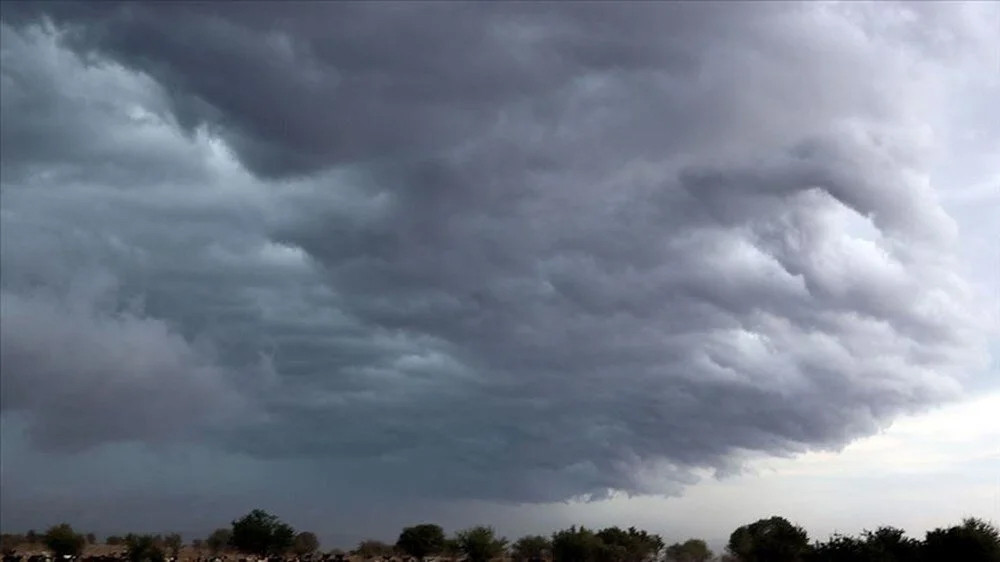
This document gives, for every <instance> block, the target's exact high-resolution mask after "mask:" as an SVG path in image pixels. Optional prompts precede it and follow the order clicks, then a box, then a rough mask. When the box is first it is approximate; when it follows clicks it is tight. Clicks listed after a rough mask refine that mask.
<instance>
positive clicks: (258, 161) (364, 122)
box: [2, 3, 996, 502]
mask: <svg viewBox="0 0 1000 562" xmlns="http://www.w3.org/2000/svg"><path fill="white" fill-rule="evenodd" d="M955 10H956V11H955V12H954V14H952V13H951V12H949V15H948V17H942V16H941V14H937V13H936V12H933V13H929V12H926V11H925V9H924V8H921V7H912V6H906V7H904V6H897V7H895V8H893V9H888V8H881V7H880V8H879V9H875V8H874V7H870V6H861V5H853V4H846V5H837V4H810V5H776V4H775V5H769V6H767V7H764V6H759V5H754V6H750V5H744V4H738V3H737V4H687V3H666V4H643V5H635V6H630V7H629V9H622V7H620V6H609V5H595V4H579V5H572V6H571V5H555V4H548V5H513V4H497V5H491V6H485V5H475V6H471V5H465V6H459V5H435V6H427V5H421V6H418V5H409V4H394V5H391V6H390V5H377V4H353V3H350V4H337V3H315V4H302V5H297V6H296V7H295V9H294V10H292V9H288V8H287V7H279V6H277V5H270V4H248V5H241V6H239V7H233V6H229V5H225V4H215V5H207V4H190V3H180V4H170V5H165V4H157V5H146V4H127V5H124V6H118V5H112V4H98V5H87V6H84V5H61V6H52V5H48V4H39V5H33V6H24V5H18V6H16V7H12V8H8V7H7V6H5V14H6V15H5V17H6V23H5V24H4V25H5V28H4V33H3V62H4V64H3V115H4V133H3V134H4V137H3V141H4V142H3V152H2V157H3V167H4V170H5V171H4V176H3V191H2V197H3V217H2V219H3V223H2V224H3V229H4V232H3V249H4V252H3V257H2V259H3V266H4V280H3V287H4V299H5V300H4V311H3V313H4V325H3V328H4V333H5V335H4V345H3V357H2V361H3V377H4V385H5V395H6V394H7V388H8V385H9V386H11V387H17V388H27V387H28V386H30V385H31V384H33V383H31V382H30V381H33V380H41V379H42V378H45V377H49V378H51V380H53V381H54V384H58V385H61V386H62V387H64V388H66V392H65V393H62V394H59V395H55V396H49V397H45V398H44V399H43V398H32V395H31V394H30V393H29V392H27V391H24V392H20V391H19V392H13V393H11V394H10V396H11V398H10V399H8V398H7V397H6V396H5V399H4V404H3V406H4V411H5V412H8V411H19V412H21V413H27V417H26V419H27V420H29V421H28V432H29V434H31V435H35V436H37V438H38V439H39V440H40V442H43V443H46V444H48V445H50V446H56V445H58V446H62V447H66V448H68V449H78V448H80V447H84V446H88V445H93V444H96V443H109V442H115V441H118V440H123V439H147V440H150V441H152V440H155V439H156V438H157V436H158V435H159V434H160V433H162V432H164V431H179V429H178V427H175V426H173V425H170V424H166V425H157V424H154V423H152V422H151V421H150V422H149V423H131V424H129V425H128V426H127V427H122V426H123V424H124V423H125V422H124V421H123V420H124V417H128V418H129V419H133V418H137V419H139V420H143V419H146V418H147V417H154V418H156V419H160V416H159V415H158V414H157V412H159V411H160V409H161V408H166V406H165V404H167V403H174V404H183V405H184V406H183V408H184V411H185V412H188V411H190V412H192V413H193V414H194V415H188V414H185V415H183V416H182V417H183V418H184V419H185V423H186V422H187V420H188V419H190V418H195V419H197V418H199V416H202V415H203V413H204V412H205V411H206V410H207V411H208V414H211V413H213V412H214V411H216V410H217V409H218V410H225V409H226V408H228V407H230V406H227V405H230V404H231V401H233V400H235V401H236V402H238V403H239V404H240V407H241V408H249V410H250V412H252V414H251V413H246V412H244V413H243V414H241V415H237V416H229V417H227V418H226V419H225V420H223V421H220V420H218V419H215V418H213V417H212V416H211V415H208V417H205V418H204V419H205V420H207V421H206V423H208V424H209V426H210V427H211V431H209V432H207V433H205V434H204V436H203V437H202V441H203V443H206V444H211V445H212V446H216V447H219V448H220V449H224V450H227V451H229V452H231V453H232V454H240V455H247V456H249V457H253V458H259V459H279V460H280V459H295V460H296V461H304V462H308V463H311V466H314V467H322V471H324V472H325V473H326V474H329V475H333V477H334V478H336V479H339V480H341V481H345V482H350V483H351V488H353V489H355V490H357V489H362V490H370V494H371V495H373V496H374V495H378V494H405V495H417V496H430V497H436V498H442V497H443V498H455V497H457V498H486V499H502V500H515V501H530V502H537V501H558V500H563V499H566V498H570V497H577V496H581V495H590V496H601V495H603V494H605V493H607V492H608V491H609V490H617V491H623V492H627V493H636V494H662V493H676V492H678V491H679V490H680V489H681V488H682V487H683V486H684V485H686V484H689V483H691V482H693V481H695V479H696V477H695V476H694V475H695V474H696V473H697V471H698V469H702V468H709V469H715V470H719V471H729V470H732V469H734V468H735V467H737V466H738V465H739V463H740V462H741V459H743V458H745V456H746V455H747V454H755V453H765V454H788V453H794V452H799V451H804V450H810V449H822V448H836V447H840V446H842V445H844V444H846V443H848V442H849V441H851V440H852V439H854V438H856V437H859V436H862V435H868V434H871V433H873V432H875V431H877V430H878V429H879V428H881V427H884V426H885V425H887V424H888V423H890V422H891V421H892V420H893V419H894V418H896V417H897V416H899V415H901V414H903V413H906V412H913V411H919V410H922V409H925V408H927V407H929V406H930V405H933V404H936V403H939V402H941V401H944V400H947V399H950V398H953V397H955V396H957V395H958V394H959V393H960V392H961V384H962V381H963V378H964V377H966V376H967V375H969V374H971V373H975V372H976V371H977V370H981V369H982V368H983V366H984V360H985V347H984V344H985V338H986V333H987V329H988V327H989V326H990V323H991V322H993V321H994V320H995V319H993V318H991V317H989V316H987V313H984V312H983V310H984V307H982V306H980V304H981V301H980V300H979V299H980V298H981V297H980V295H978V294H977V292H976V288H975V287H974V286H973V285H972V284H970V283H969V282H968V281H967V280H966V279H965V278H964V277H962V275H960V274H959V273H957V272H958V271H959V268H958V266H957V258H956V256H957V254H958V250H957V248H958V246H959V245H960V240H961V236H962V234H961V231H960V229H959V227H958V225H957V224H956V222H955V221H954V219H953V218H952V217H951V216H949V214H948V213H947V212H946V210H945V208H944V207H943V206H942V204H941V203H940V202H939V198H940V191H941V188H940V187H939V186H936V185H935V184H934V183H933V181H932V180H933V179H934V177H933V175H932V169H933V164H934V163H936V162H938V161H939V158H940V154H941V152H940V150H939V143H940V140H941V138H943V137H944V136H947V135H949V134H951V133H952V131H951V130H949V129H947V127H946V126H945V123H947V122H949V119H950V117H949V116H948V115H945V113H946V110H943V109H941V108H942V107H946V108H947V107H949V105H948V104H950V103H956V101H955V100H956V99H957V98H956V97H955V96H957V95H959V93H960V92H962V91H964V90H962V88H966V87H968V88H971V90H970V91H972V90H975V91H977V92H981V91H983V90H982V89H981V88H980V85H979V83H975V84H973V85H972V86H967V85H966V84H965V83H964V82H960V81H956V80H955V77H956V76H959V75H960V73H965V74H961V75H962V76H975V73H974V71H975V70H977V69H979V70H981V69H983V68H988V65H989V64H990V58H989V57H990V53H991V52H992V51H991V45H992V46H993V47H995V45H996V39H995V36H994V35H991V34H990V33H989V32H988V31H989V30H988V28H987V27H986V26H987V25H988V24H984V23H983V21H984V18H982V17H977V16H976V14H975V13H971V14H970V13H967V12H975V11H977V10H982V11H983V12H984V14H983V15H986V16H989V15H990V14H992V15H993V16H994V17H995V15H996V7H995V6H989V5H963V6H960V7H957V8H955ZM36 11H41V12H45V13H44V14H43V15H44V16H45V17H44V18H43V19H38V18H36V17H35V16H36V15H38V14H36ZM991 41H992V43H990V42H991ZM818 61H819V62H818ZM990 87H992V86H990ZM976 88H980V89H976ZM80 268H83V270H84V271H94V270H102V271H112V272H114V277H115V279H117V280H118V285H117V286H116V289H115V294H117V295H120V296H119V297H118V298H119V300H120V299H124V298H126V297H128V298H141V302H142V303H143V306H142V308H141V310H140V311H139V312H134V313H133V312H122V310H123V309H122V305H121V303H118V304H116V305H115V306H117V307H118V308H115V307H111V308H108V309H100V310H99V311H98V312H95V311H94V310H92V308H86V307H84V308H80V307H74V305H73V303H74V302H75V301H73V300H72V298H71V297H72V295H73V294H74V293H73V290H74V289H73V287H74V286H75V285H74V284H72V283H70V284H67V283H66V282H65V279H67V278H68V277H67V276H69V275H70V274H71V273H72V272H73V271H77V270H78V269H80ZM39 286H40V287H42V288H44V290H42V291H39V290H38V287H39ZM46 299H48V300H46ZM65 303H69V304H65ZM987 312H988V309H987ZM60 319H64V320H65V322H64V323H60V322H59V320H60ZM8 334H16V336H11V337H8ZM50 350H51V351H50ZM205 350H210V352H209V351H205ZM102 386H107V387H109V388H111V389H114V390H115V392H116V393H112V394H110V395H108V396H109V399H114V400H126V398H125V397H126V396H131V395H136V394H137V395H153V396H155V401H154V402H152V403H151V406H150V407H149V408H146V409H143V411H141V412H136V411H134V410H133V407H131V406H130V407H129V408H125V409H123V410H120V411H118V412H117V414H116V416H111V417H99V416H96V415H94V416H91V415H89V414H87V413H86V412H88V410H87V409H86V408H100V409H102V410H103V409H104V408H105V404H104V402H100V401H91V400H89V399H87V400H85V401H84V404H86V406H85V407H84V409H83V413H81V412H80V411H78V410H77V409H74V408H72V407H69V405H70V404H72V403H73V397H83V396H90V395H97V394H98V390H97V389H99V388H101V387H102ZM166 388H169V389H171V390H170V391H169V392H167V391H165V390H163V389H166ZM168 409H169V408H168ZM205 415H207V414H205ZM123 416H124V417H123ZM144 416H145V417H144ZM70 426H71V427H72V428H73V431H68V430H66V431H63V430H62V429H60V428H66V427H70Z"/></svg>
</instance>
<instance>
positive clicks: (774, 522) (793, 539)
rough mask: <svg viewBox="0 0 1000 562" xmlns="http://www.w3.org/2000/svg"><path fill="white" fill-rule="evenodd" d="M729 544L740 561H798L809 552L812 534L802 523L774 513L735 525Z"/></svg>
mask: <svg viewBox="0 0 1000 562" xmlns="http://www.w3.org/2000/svg"><path fill="white" fill-rule="evenodd" d="M727 548H728V549H729V552H730V553H732V554H733V555H735V556H736V557H737V558H739V560H740V561H741V562H799V561H800V560H802V559H803V558H804V557H805V555H806V554H807V553H808V552H809V537H808V536H807V535H806V532H805V530H804V529H802V528H801V527H797V526H795V525H792V524H791V523H789V522H788V520H786V519H785V518H783V517H777V516H775V517H771V518H769V519H760V520H758V521H756V522H754V523H751V524H749V525H744V526H742V527H740V528H738V529H736V530H735V531H733V533H732V534H731V535H730V536H729V544H728V546H727Z"/></svg>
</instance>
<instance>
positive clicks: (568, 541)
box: [552, 526, 604, 562]
mask: <svg viewBox="0 0 1000 562" xmlns="http://www.w3.org/2000/svg"><path fill="white" fill-rule="evenodd" d="M603 549H604V543H603V542H601V539H599V538H597V535H595V534H594V532H593V531H591V530H589V529H587V528H585V527H579V528H577V527H576V526H573V527H570V528H569V529H563V530H562V531H557V532H556V533H554V534H553V535H552V560H553V562H600V560H601V556H602V554H603V553H602V551H603Z"/></svg>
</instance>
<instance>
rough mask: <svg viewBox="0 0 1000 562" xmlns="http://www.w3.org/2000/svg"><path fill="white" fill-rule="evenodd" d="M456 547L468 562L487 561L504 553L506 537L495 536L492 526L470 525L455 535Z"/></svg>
mask: <svg viewBox="0 0 1000 562" xmlns="http://www.w3.org/2000/svg"><path fill="white" fill-rule="evenodd" d="M455 541H456V542H457V543H458V548H459V550H460V551H461V552H462V554H464V555H465V558H466V560H468V562H488V561H489V560H492V559H493V558H497V557H498V556H500V555H502V554H503V553H504V550H506V548H507V539H505V538H499V539H498V538H497V537H496V533H495V532H494V531H493V527H483V526H479V527H472V528H470V529H465V530H463V531H459V532H458V533H456V535H455Z"/></svg>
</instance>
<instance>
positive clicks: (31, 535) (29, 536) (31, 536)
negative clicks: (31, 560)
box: [24, 529, 40, 544]
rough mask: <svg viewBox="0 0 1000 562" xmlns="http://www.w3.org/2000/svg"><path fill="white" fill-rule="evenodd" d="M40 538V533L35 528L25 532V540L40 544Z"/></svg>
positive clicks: (29, 542)
mask: <svg viewBox="0 0 1000 562" xmlns="http://www.w3.org/2000/svg"><path fill="white" fill-rule="evenodd" d="M39 538H40V537H39V536H38V533H37V532H35V530H34V529H30V530H28V532H27V533H25V534H24V540H25V542H27V543H28V544H38V541H39Z"/></svg>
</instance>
